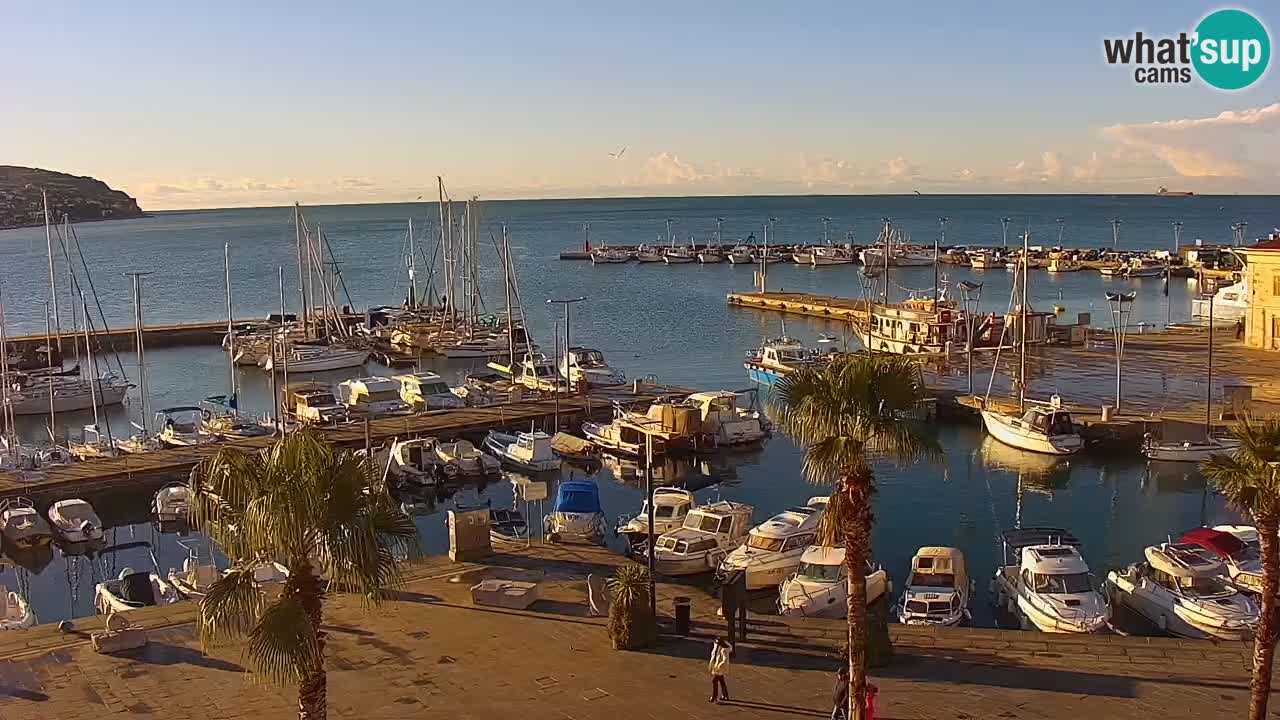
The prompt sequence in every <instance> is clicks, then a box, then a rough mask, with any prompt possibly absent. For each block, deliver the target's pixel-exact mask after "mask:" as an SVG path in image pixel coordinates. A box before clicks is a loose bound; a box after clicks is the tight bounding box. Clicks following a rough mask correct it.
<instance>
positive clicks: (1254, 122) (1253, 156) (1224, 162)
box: [1102, 103, 1280, 178]
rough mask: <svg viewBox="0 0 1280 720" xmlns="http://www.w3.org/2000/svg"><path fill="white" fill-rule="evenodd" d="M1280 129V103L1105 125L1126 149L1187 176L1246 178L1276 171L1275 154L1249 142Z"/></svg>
mask: <svg viewBox="0 0 1280 720" xmlns="http://www.w3.org/2000/svg"><path fill="white" fill-rule="evenodd" d="M1277 131H1280V103H1273V104H1271V105H1267V106H1266V107H1260V108H1252V109H1248V110H1241V111H1239V112H1236V111H1231V110H1228V111H1225V112H1222V113H1219V114H1217V115H1215V116H1213V117H1207V118H1184V119H1179V120H1164V121H1158V122H1149V123H1136V124H1129V125H1112V126H1110V127H1106V128H1103V130H1102V133H1103V136H1104V137H1106V138H1107V139H1109V140H1111V141H1113V142H1115V143H1117V144H1119V145H1120V146H1121V147H1123V148H1127V149H1129V150H1135V151H1139V152H1141V153H1143V154H1145V155H1148V156H1151V157H1155V158H1158V159H1159V160H1161V161H1163V162H1164V163H1166V164H1167V165H1168V166H1169V167H1170V168H1171V169H1172V170H1173V171H1174V172H1175V173H1177V174H1178V175H1180V176H1182V177H1188V178H1244V177H1251V176H1257V175H1261V174H1268V173H1269V172H1274V170H1275V166H1276V165H1275V164H1276V160H1275V157H1274V153H1256V152H1251V147H1250V141H1252V140H1254V139H1256V138H1260V137H1263V136H1268V135H1273V134H1275V133H1276V132H1277Z"/></svg>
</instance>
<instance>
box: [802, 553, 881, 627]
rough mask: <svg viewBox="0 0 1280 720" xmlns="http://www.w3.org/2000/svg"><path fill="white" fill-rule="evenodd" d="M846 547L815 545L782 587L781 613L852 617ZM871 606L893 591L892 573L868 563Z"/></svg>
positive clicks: (868, 591) (867, 575)
mask: <svg viewBox="0 0 1280 720" xmlns="http://www.w3.org/2000/svg"><path fill="white" fill-rule="evenodd" d="M844 558H845V550H844V548H835V547H823V546H821V545H812V546H810V547H808V548H806V549H805V551H804V554H802V555H801V556H800V567H799V569H797V570H796V573H795V574H794V575H792V576H791V577H789V578H787V579H786V580H785V581H784V582H783V583H782V585H781V587H779V588H778V612H779V614H782V615H789V616H792V617H816V618H836V619H839V618H844V617H847V616H848V615H849V570H848V568H847V567H846V566H845V561H844ZM866 583H867V604H868V605H871V604H872V603H874V602H876V601H877V600H879V599H880V598H882V597H884V596H885V595H887V594H888V593H890V592H892V583H890V581H889V574H888V573H887V572H885V570H884V568H882V567H879V566H878V565H873V564H872V563H870V562H868V563H867V567H866Z"/></svg>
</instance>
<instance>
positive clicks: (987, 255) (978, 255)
mask: <svg viewBox="0 0 1280 720" xmlns="http://www.w3.org/2000/svg"><path fill="white" fill-rule="evenodd" d="M969 267H971V268H973V269H974V270H991V269H993V268H1002V267H1004V260H1002V259H1001V258H1000V256H999V255H997V254H996V253H992V252H988V251H986V250H975V251H973V252H970V253H969Z"/></svg>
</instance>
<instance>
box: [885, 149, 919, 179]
mask: <svg viewBox="0 0 1280 720" xmlns="http://www.w3.org/2000/svg"><path fill="white" fill-rule="evenodd" d="M886 173H887V174H888V177H889V182H897V181H899V180H913V179H915V178H917V177H919V176H920V172H919V170H917V169H916V166H915V165H912V164H911V163H910V162H909V161H908V160H907V159H906V158H904V157H902V156H901V155H899V156H898V157H896V158H894V159H892V160H890V161H889V164H888V167H887V168H886Z"/></svg>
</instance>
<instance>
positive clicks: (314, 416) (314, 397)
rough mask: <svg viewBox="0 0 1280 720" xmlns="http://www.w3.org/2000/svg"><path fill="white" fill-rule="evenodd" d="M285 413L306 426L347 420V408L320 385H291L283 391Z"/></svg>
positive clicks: (327, 389) (326, 387)
mask: <svg viewBox="0 0 1280 720" xmlns="http://www.w3.org/2000/svg"><path fill="white" fill-rule="evenodd" d="M284 397H285V413H286V414H287V415H290V416H292V417H293V418H294V419H295V420H297V421H298V422H302V423H306V424H308V425H334V424H337V423H340V422H343V421H345V420H346V419H347V418H348V412H347V407H346V406H345V405H343V404H342V403H340V402H338V398H337V397H336V396H335V395H334V394H333V391H332V390H331V389H329V387H328V386H326V385H323V384H321V383H291V384H290V385H289V387H288V388H286V389H285V394H284Z"/></svg>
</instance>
